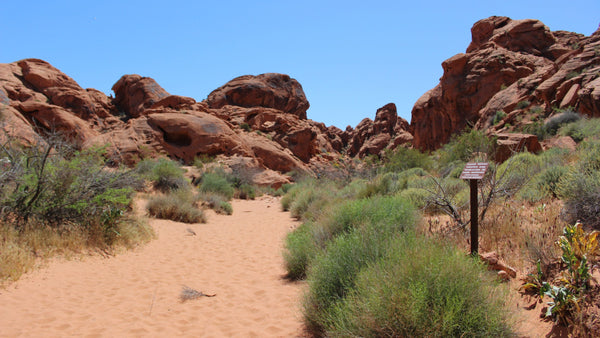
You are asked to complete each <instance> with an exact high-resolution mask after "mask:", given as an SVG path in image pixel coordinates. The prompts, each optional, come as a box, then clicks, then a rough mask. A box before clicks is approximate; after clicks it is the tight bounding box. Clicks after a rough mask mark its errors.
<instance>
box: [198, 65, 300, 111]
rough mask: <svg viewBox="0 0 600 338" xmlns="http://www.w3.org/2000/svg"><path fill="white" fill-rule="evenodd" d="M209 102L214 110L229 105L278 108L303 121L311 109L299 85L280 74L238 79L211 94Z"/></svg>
mask: <svg viewBox="0 0 600 338" xmlns="http://www.w3.org/2000/svg"><path fill="white" fill-rule="evenodd" d="M207 102H208V105H209V107H210V108H222V107H223V106H225V105H233V106H240V107H247V108H248V107H265V108H274V109H277V110H280V111H283V112H284V113H287V114H293V115H296V116H298V117H299V118H301V119H306V110H307V109H308V107H309V106H310V105H309V103H308V100H306V96H305V95H304V90H302V86H301V85H300V84H299V83H298V81H296V80H295V79H292V78H290V77H289V76H288V75H284V74H276V73H267V74H261V75H257V76H252V75H244V76H240V77H237V78H235V79H233V80H231V81H229V82H227V83H226V84H225V85H223V86H222V87H220V88H218V89H216V90H214V91H213V92H212V93H210V95H208V99H207Z"/></svg>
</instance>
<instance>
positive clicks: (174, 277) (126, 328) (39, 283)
mask: <svg viewBox="0 0 600 338" xmlns="http://www.w3.org/2000/svg"><path fill="white" fill-rule="evenodd" d="M233 209H234V214H233V215H231V216H221V215H216V214H214V213H211V214H209V217H208V223H207V224H193V225H188V224H182V223H176V222H171V221H165V220H151V224H152V226H153V227H154V228H155V230H156V233H157V235H158V238H157V239H156V240H154V241H152V242H150V243H149V244H148V245H146V246H144V247H142V248H139V249H136V250H134V251H129V252H126V253H122V254H119V255H117V256H115V257H110V258H102V257H99V256H92V257H85V258H84V259H82V260H75V261H65V260H55V261H53V262H51V263H50V264H48V266H47V267H46V268H43V269H41V270H37V271H35V272H33V273H31V274H28V275H26V276H24V277H23V278H22V279H21V280H19V281H18V282H16V283H14V284H12V285H9V286H8V287H7V288H6V289H0V336H2V337H14V336H35V337H42V336H43V337H59V336H60V337H64V336H86V337H87V336H90V337H93V336H98V337H100V336H102V337H106V336H112V337H117V336H118V337H123V336H156V337H158V336H160V337H168V336H195V337H236V336H237V337H294V336H299V335H301V333H302V324H301V315H300V309H299V304H300V302H299V298H300V294H301V288H302V285H301V284H298V283H290V282H287V281H285V280H284V279H282V276H283V275H284V269H283V261H282V258H281V251H282V247H283V239H284V237H285V235H286V234H287V233H288V232H289V231H290V230H291V228H292V227H294V226H296V225H297V224H296V223H295V221H294V220H293V219H292V218H291V217H290V216H289V214H288V213H283V212H281V211H280V206H279V202H278V200H277V199H275V198H272V197H263V198H259V199H257V200H254V201H233ZM187 228H190V229H192V230H193V231H194V232H195V233H196V235H195V236H192V235H190V233H189V232H188V231H187ZM184 285H185V286H188V287H190V288H193V289H195V290H197V291H202V292H204V293H207V294H213V293H216V294H217V296H216V297H213V298H206V297H202V298H200V299H195V300H189V301H186V302H183V303H181V302H180V300H179V295H180V293H181V290H182V287H183V286H184Z"/></svg>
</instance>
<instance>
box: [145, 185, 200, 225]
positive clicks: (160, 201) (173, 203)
mask: <svg viewBox="0 0 600 338" xmlns="http://www.w3.org/2000/svg"><path fill="white" fill-rule="evenodd" d="M146 209H147V210H148V214H149V215H150V216H152V217H156V218H160V219H169V220H172V221H176V222H183V223H204V222H206V217H205V216H204V213H203V212H202V210H200V209H198V208H197V207H196V206H195V201H194V198H193V197H192V195H191V192H190V191H189V190H185V189H181V190H174V191H171V192H170V193H168V194H166V195H158V196H153V197H151V198H150V199H149V200H148V204H147V205H146Z"/></svg>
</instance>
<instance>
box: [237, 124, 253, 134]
mask: <svg viewBox="0 0 600 338" xmlns="http://www.w3.org/2000/svg"><path fill="white" fill-rule="evenodd" d="M240 128H242V129H243V130H244V131H247V132H250V131H251V130H252V128H251V127H250V125H249V124H248V123H246V122H244V123H241V124H240Z"/></svg>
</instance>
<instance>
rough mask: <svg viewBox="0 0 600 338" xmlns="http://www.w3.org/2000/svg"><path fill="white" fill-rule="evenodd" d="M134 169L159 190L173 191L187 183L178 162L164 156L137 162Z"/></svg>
mask: <svg viewBox="0 0 600 338" xmlns="http://www.w3.org/2000/svg"><path fill="white" fill-rule="evenodd" d="M136 170H137V172H138V173H140V175H142V176H143V177H145V178H146V179H149V180H150V181H151V182H152V184H153V186H154V188H155V189H157V190H159V191H161V192H169V191H174V190H178V189H182V188H184V187H186V186H188V185H189V182H188V181H187V180H186V179H185V177H184V176H183V169H181V167H180V166H179V164H178V163H177V162H174V161H172V160H169V159H166V158H161V159H158V160H153V159H146V160H143V161H141V162H140V163H138V165H137V167H136Z"/></svg>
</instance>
